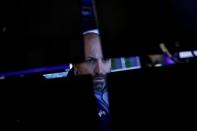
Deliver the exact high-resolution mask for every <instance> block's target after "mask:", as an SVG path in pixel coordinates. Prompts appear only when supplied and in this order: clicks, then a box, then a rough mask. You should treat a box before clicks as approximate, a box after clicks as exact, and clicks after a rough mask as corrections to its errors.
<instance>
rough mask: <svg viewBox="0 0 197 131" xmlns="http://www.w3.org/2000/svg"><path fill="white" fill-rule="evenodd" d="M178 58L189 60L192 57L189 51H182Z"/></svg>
mask: <svg viewBox="0 0 197 131" xmlns="http://www.w3.org/2000/svg"><path fill="white" fill-rule="evenodd" d="M179 57H180V58H190V57H193V54H192V52H191V51H182V52H180V53H179Z"/></svg>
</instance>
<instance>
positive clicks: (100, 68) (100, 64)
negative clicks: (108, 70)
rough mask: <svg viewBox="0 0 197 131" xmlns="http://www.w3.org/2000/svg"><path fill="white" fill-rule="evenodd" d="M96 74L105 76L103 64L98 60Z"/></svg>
mask: <svg viewBox="0 0 197 131" xmlns="http://www.w3.org/2000/svg"><path fill="white" fill-rule="evenodd" d="M95 73H96V74H104V69H103V63H102V61H101V60H98V61H97V63H96V68H95Z"/></svg>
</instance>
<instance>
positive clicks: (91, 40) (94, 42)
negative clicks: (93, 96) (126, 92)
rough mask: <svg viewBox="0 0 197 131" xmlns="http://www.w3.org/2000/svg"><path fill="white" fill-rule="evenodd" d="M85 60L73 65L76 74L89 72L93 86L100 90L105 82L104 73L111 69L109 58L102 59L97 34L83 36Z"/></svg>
mask: <svg viewBox="0 0 197 131" xmlns="http://www.w3.org/2000/svg"><path fill="white" fill-rule="evenodd" d="M84 48H85V62H83V63H80V64H78V65H75V66H74V71H75V73H76V74H77V75H86V74H91V75H92V76H93V84H94V88H96V89H98V90H102V89H103V88H104V86H105V84H106V81H105V77H106V74H107V73H109V72H110V71H111V60H109V59H104V58H103V53H102V49H101V43H100V39H99V36H98V35H96V34H87V35H85V36H84Z"/></svg>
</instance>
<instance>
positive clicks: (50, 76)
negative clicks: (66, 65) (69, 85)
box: [43, 72, 68, 79]
mask: <svg viewBox="0 0 197 131" xmlns="http://www.w3.org/2000/svg"><path fill="white" fill-rule="evenodd" d="M67 75H68V72H59V73H51V74H44V75H43V76H44V77H45V78H46V79H56V78H63V77H67Z"/></svg>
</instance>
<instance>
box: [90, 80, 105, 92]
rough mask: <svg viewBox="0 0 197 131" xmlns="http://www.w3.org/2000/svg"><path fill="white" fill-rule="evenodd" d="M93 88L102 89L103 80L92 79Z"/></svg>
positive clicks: (103, 86)
mask: <svg viewBox="0 0 197 131" xmlns="http://www.w3.org/2000/svg"><path fill="white" fill-rule="evenodd" d="M93 84H94V90H96V91H103V90H104V88H105V85H106V84H105V81H94V82H93Z"/></svg>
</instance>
